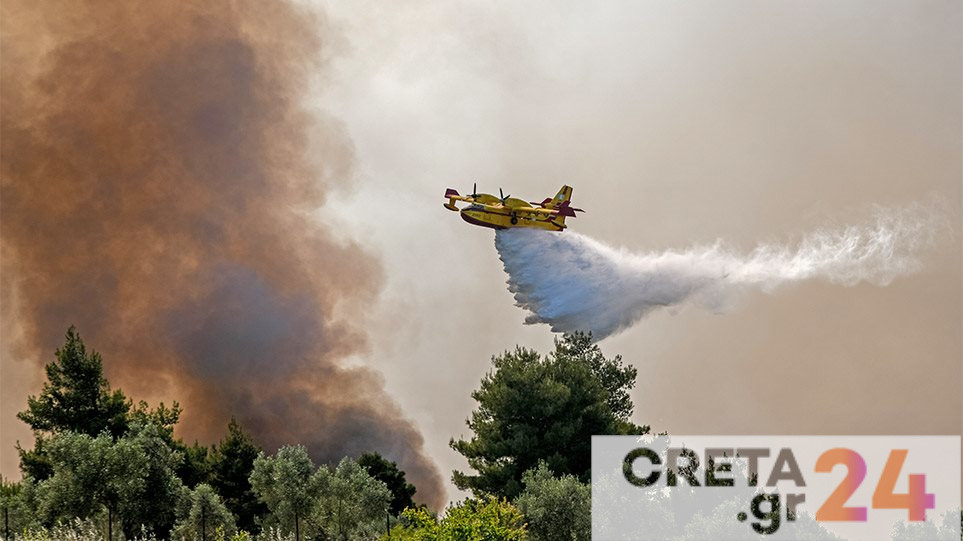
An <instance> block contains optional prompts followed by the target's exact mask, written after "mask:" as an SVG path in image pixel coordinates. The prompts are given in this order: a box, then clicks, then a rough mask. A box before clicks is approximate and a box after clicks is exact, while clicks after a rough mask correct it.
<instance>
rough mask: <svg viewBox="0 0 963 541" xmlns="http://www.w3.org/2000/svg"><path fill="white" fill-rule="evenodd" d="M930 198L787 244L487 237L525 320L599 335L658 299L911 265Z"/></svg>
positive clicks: (874, 274)
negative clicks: (641, 246)
mask: <svg viewBox="0 0 963 541" xmlns="http://www.w3.org/2000/svg"><path fill="white" fill-rule="evenodd" d="M941 215H942V213H940V212H938V211H937V210H935V209H934V206H933V205H913V206H909V207H904V208H898V209H886V208H882V207H877V208H876V209H875V212H874V216H873V219H872V220H870V221H868V222H867V223H866V224H864V225H853V226H847V227H842V228H837V229H817V230H815V231H813V232H811V233H809V234H807V235H805V236H803V237H802V239H801V240H799V242H798V243H795V244H794V245H787V244H760V245H758V246H757V247H756V248H755V249H754V250H752V252H750V253H749V254H747V255H740V254H738V253H736V252H735V251H733V250H730V249H728V248H727V247H726V246H725V245H724V243H722V242H721V241H716V242H715V243H714V244H712V245H710V246H696V247H692V248H689V249H687V250H685V251H672V250H668V251H665V252H661V253H654V252H653V253H641V254H633V253H630V252H628V251H626V250H625V249H621V250H620V249H615V248H613V247H611V246H608V245H606V244H603V243H601V242H599V241H596V240H594V239H591V238H589V237H586V236H585V235H580V234H578V233H575V232H573V231H571V230H569V231H565V232H561V233H552V232H546V231H539V230H532V229H522V228H517V229H506V230H500V231H496V233H495V246H496V248H497V249H498V254H499V257H500V258H501V260H502V262H503V263H504V265H505V272H506V273H507V274H508V289H509V291H511V292H512V293H513V294H514V295H515V301H516V304H517V305H518V306H520V307H522V308H524V309H526V310H528V311H529V312H530V314H529V315H528V316H527V317H526V318H525V323H527V324H534V323H546V324H548V325H550V326H551V328H552V331H555V332H571V331H576V330H581V331H591V332H592V333H593V335H594V337H595V338H596V339H598V340H601V339H602V338H605V337H606V336H609V335H611V334H614V333H617V332H619V331H622V330H624V329H625V328H626V327H629V326H630V325H632V324H633V323H635V322H637V321H639V320H640V319H641V318H642V317H644V316H645V315H647V314H648V313H650V312H651V311H652V310H655V309H656V308H658V307H668V306H678V305H683V304H685V303H694V304H697V305H700V306H702V307H705V308H707V309H709V310H713V311H716V312H719V311H722V310H723V309H724V308H725V307H726V306H727V305H728V304H729V303H730V301H731V300H732V298H733V295H735V294H737V293H738V292H739V291H740V290H742V289H745V288H758V289H761V290H762V291H765V292H772V291H774V290H775V289H776V288H778V287H780V286H783V285H787V284H791V283H795V282H799V281H802V280H809V279H822V280H826V281H829V282H831V283H835V284H840V285H845V286H850V285H854V284H857V283H859V282H869V283H873V284H876V285H880V286H885V285H887V284H889V283H890V282H891V281H892V280H893V279H894V278H896V277H898V276H902V275H906V274H910V273H913V272H916V271H918V270H919V269H920V268H921V267H922V262H921V260H920V254H921V252H922V251H923V250H924V249H925V248H927V247H929V246H931V245H932V244H933V243H934V241H935V238H936V234H937V232H938V231H939V230H940V228H941V225H942V224H943V223H945V222H944V220H943V219H942V218H941V217H940V216H941Z"/></svg>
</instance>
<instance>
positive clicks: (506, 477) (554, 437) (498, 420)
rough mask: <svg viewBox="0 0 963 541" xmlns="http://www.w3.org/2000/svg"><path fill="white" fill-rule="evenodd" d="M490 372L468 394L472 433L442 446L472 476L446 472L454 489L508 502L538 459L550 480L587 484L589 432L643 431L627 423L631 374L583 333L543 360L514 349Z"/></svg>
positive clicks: (494, 363)
mask: <svg viewBox="0 0 963 541" xmlns="http://www.w3.org/2000/svg"><path fill="white" fill-rule="evenodd" d="M492 367H493V368H492V370H491V371H489V373H488V374H486V375H485V377H484V378H483V379H482V382H481V387H480V388H479V389H477V390H476V391H474V392H473V393H472V398H474V399H475V400H476V401H477V402H478V408H477V409H476V410H475V411H474V412H472V415H471V417H470V418H469V419H468V427H469V428H470V429H471V430H472V432H474V436H472V438H471V439H469V440H465V439H460V440H457V441H456V440H454V439H452V440H451V442H450V445H451V447H452V448H453V449H454V450H456V451H458V452H459V453H461V454H462V455H464V456H465V458H467V459H468V464H469V465H470V466H471V467H472V468H473V469H474V470H475V471H476V472H477V474H476V475H469V474H466V473H462V472H459V471H456V472H454V475H453V481H454V482H455V485H456V486H458V488H461V489H470V490H472V491H473V492H474V493H475V494H477V495H484V494H492V495H496V496H500V497H505V498H509V499H512V498H515V497H516V496H518V494H519V493H520V492H521V491H522V488H523V487H522V474H523V473H524V472H525V471H527V470H529V469H532V468H535V467H536V466H537V465H538V462H539V460H544V461H545V463H546V466H547V467H548V469H549V470H551V471H552V472H554V473H555V474H556V475H565V474H571V475H574V476H576V477H577V478H578V479H579V480H580V481H582V482H587V481H588V480H589V473H590V469H591V444H592V440H591V437H592V435H602V434H645V433H648V431H649V427H648V426H641V427H640V426H636V425H635V424H633V423H632V422H631V421H630V417H631V415H632V401H631V399H630V398H629V390H630V389H631V388H632V387H633V386H634V384H635V377H636V374H637V371H636V369H635V368H634V367H631V366H626V365H624V364H623V363H622V359H621V357H619V356H616V357H615V358H613V359H606V358H605V356H604V355H603V354H602V351H601V350H600V349H599V347H598V346H597V345H595V344H593V343H592V339H591V335H589V334H582V333H575V334H567V335H565V336H564V337H563V338H562V339H560V340H556V341H555V351H554V352H553V353H551V354H550V355H547V356H545V357H544V358H543V357H541V356H540V355H539V354H538V353H537V352H536V351H533V350H529V349H524V348H520V347H519V348H516V349H515V351H511V352H505V353H503V354H502V355H500V356H497V357H493V358H492Z"/></svg>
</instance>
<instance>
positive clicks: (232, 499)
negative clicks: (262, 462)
mask: <svg viewBox="0 0 963 541" xmlns="http://www.w3.org/2000/svg"><path fill="white" fill-rule="evenodd" d="M260 452H261V450H260V449H259V448H258V446H257V444H256V443H255V442H254V439H253V438H251V436H249V435H248V434H247V433H246V432H244V430H243V429H241V425H239V424H238V423H237V420H236V419H234V418H231V422H230V423H229V424H228V425H227V436H226V437H225V438H224V439H223V440H221V442H220V443H219V444H217V445H215V446H214V447H213V448H212V450H211V453H210V458H209V467H210V476H211V486H212V487H213V488H214V489H215V490H216V491H217V493H218V494H220V495H221V497H222V498H223V499H224V505H226V506H227V508H228V509H230V510H231V512H232V513H234V516H235V517H236V518H237V527H238V528H241V529H243V530H246V531H248V532H257V531H258V527H257V524H256V522H255V518H256V517H257V516H259V515H261V514H263V513H264V512H265V511H267V507H265V505H264V503H263V502H261V501H259V500H258V498H257V495H256V494H255V493H254V489H253V488H252V487H251V480H250V477H251V472H253V471H254V461H255V460H256V459H257V457H258V454H259V453H260Z"/></svg>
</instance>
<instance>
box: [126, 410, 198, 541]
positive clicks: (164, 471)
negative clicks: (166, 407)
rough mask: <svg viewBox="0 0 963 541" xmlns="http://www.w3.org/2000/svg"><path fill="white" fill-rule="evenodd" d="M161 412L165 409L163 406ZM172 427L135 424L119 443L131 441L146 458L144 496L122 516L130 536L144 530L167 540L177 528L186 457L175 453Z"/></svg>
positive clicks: (128, 506) (130, 503)
mask: <svg viewBox="0 0 963 541" xmlns="http://www.w3.org/2000/svg"><path fill="white" fill-rule="evenodd" d="M160 409H163V404H161V406H160ZM174 422H176V420H175V421H174ZM172 426H173V425H172V424H171V425H170V426H161V425H158V424H155V423H154V422H151V421H147V423H146V424H140V422H132V423H131V427H130V431H129V433H128V435H127V436H126V437H124V438H122V439H121V440H118V441H124V440H127V441H130V442H131V443H133V444H134V445H135V446H136V447H137V448H138V449H140V450H141V451H142V452H143V453H144V455H145V456H146V457H147V470H146V473H145V475H144V494H145V497H143V498H140V499H138V500H134V501H129V502H127V504H126V509H125V513H124V516H123V527H124V532H125V533H126V534H127V536H128V537H130V536H132V535H134V534H137V533H140V532H142V531H145V530H146V531H147V532H152V533H154V534H156V535H158V536H165V537H166V536H167V534H168V533H169V532H170V531H171V528H173V527H174V521H175V519H176V511H177V502H178V500H179V499H180V495H181V490H182V489H183V488H184V484H183V482H182V481H181V480H180V478H179V477H178V475H177V470H178V468H179V466H180V465H181V463H182V462H183V460H184V454H183V453H182V452H180V451H174V450H173V449H174V447H173V446H172V445H171V442H172V441H173V440H172V439H171V433H170V431H171V430H172Z"/></svg>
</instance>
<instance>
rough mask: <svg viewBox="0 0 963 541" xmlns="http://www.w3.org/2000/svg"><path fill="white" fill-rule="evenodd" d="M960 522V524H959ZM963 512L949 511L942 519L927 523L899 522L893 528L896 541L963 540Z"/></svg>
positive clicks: (927, 521) (934, 518) (931, 520)
mask: <svg viewBox="0 0 963 541" xmlns="http://www.w3.org/2000/svg"><path fill="white" fill-rule="evenodd" d="M957 521H959V522H957ZM961 530H963V512H960V511H959V510H956V511H947V512H945V513H943V516H942V517H939V518H937V517H932V518H930V519H929V520H926V521H925V522H905V521H902V520H901V521H899V522H897V523H896V524H895V525H894V526H893V531H892V539H893V540H894V541H956V540H957V539H963V537H961V536H960V531H961Z"/></svg>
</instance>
